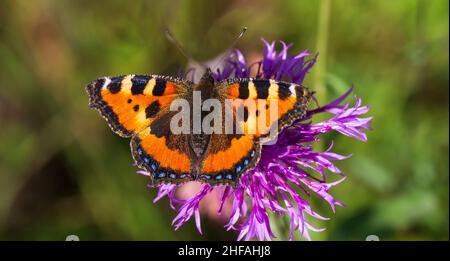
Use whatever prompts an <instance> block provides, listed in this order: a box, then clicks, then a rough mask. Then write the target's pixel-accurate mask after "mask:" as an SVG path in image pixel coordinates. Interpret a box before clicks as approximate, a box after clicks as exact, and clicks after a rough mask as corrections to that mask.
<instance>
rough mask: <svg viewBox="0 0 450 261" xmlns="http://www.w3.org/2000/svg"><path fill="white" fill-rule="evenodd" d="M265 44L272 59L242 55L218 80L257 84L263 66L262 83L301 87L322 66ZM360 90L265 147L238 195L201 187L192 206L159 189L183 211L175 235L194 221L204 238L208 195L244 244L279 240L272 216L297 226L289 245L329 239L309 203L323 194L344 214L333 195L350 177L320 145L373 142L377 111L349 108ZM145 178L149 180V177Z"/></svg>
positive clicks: (172, 188) (169, 187)
mask: <svg viewBox="0 0 450 261" xmlns="http://www.w3.org/2000/svg"><path fill="white" fill-rule="evenodd" d="M263 42H264V56H263V59H262V60H261V61H258V62H256V63H253V64H250V65H247V62H246V60H245V58H244V56H243V55H242V53H241V52H240V51H239V50H235V51H234V52H233V53H232V54H231V55H230V56H229V57H228V59H227V60H226V65H225V66H224V68H223V69H221V70H217V71H216V72H214V77H215V79H216V80H217V81H220V80H223V79H226V78H228V77H250V72H251V69H252V68H253V67H254V66H256V67H257V72H256V75H252V76H253V77H255V78H266V79H269V78H270V79H276V80H284V81H289V82H293V83H297V84H301V83H302V82H303V79H304V78H305V75H306V73H307V72H308V71H309V69H310V68H311V67H312V66H313V65H314V63H315V62H316V59H317V55H316V56H314V57H313V58H312V59H307V58H308V56H309V55H310V53H309V52H308V51H306V50H305V51H303V52H301V53H299V54H297V55H295V56H290V55H289V54H288V49H289V48H290V47H291V44H290V45H287V44H285V43H284V42H281V44H282V49H281V51H280V52H277V51H276V48H275V41H274V42H271V43H269V42H267V41H265V40H263ZM351 92H352V88H350V89H349V90H348V91H347V92H346V93H345V94H343V95H342V96H341V97H339V98H338V99H336V100H335V101H333V102H331V103H330V104H328V105H325V106H323V107H319V108H317V109H313V110H310V111H308V113H307V115H306V118H305V119H302V121H297V122H295V123H294V124H293V125H292V126H290V127H288V128H285V129H284V130H283V131H282V132H281V133H280V134H279V136H278V140H277V143H276V144H274V145H266V146H263V147H262V151H261V159H260V161H259V163H258V164H257V165H256V167H255V168H254V169H253V170H250V171H248V172H246V173H245V174H244V175H243V176H242V177H241V179H240V180H239V184H238V186H237V187H236V188H232V187H230V186H217V187H212V186H210V185H209V184H201V186H200V190H199V191H198V193H197V194H195V195H194V196H192V197H190V198H188V199H179V198H177V197H176V195H175V194H176V191H177V190H178V189H180V187H181V188H182V187H183V186H187V184H185V185H181V186H180V187H177V186H176V185H173V184H160V185H157V187H158V189H159V192H158V195H157V197H156V198H155V202H156V201H158V200H159V199H161V198H162V197H164V196H167V197H168V198H169V200H170V205H171V207H172V208H173V209H175V210H177V211H178V214H177V215H176V217H175V218H174V220H173V222H172V224H173V225H174V226H175V229H178V228H180V227H181V226H182V225H183V224H184V223H186V222H187V221H188V220H190V219H191V218H192V216H194V219H195V223H196V226H197V229H198V231H199V232H200V233H202V232H201V224H200V210H199V209H200V203H201V201H202V200H203V199H204V197H205V196H206V195H207V194H208V193H211V192H213V193H216V194H218V195H219V198H218V200H217V202H218V204H217V212H218V213H219V214H220V213H222V210H223V207H224V205H225V204H226V202H228V204H227V205H228V208H229V211H228V215H229V216H227V217H226V218H227V221H228V222H227V223H226V224H225V228H226V229H227V230H237V231H239V236H238V240H241V239H244V240H252V239H259V240H270V239H271V238H274V237H276V235H274V233H273V232H272V229H271V222H270V219H269V213H272V214H274V215H275V216H276V215H279V216H280V218H281V217H283V216H287V217H288V219H289V221H290V226H289V228H290V235H289V239H290V240H291V239H292V238H293V234H294V232H296V231H299V233H300V235H301V236H302V237H303V238H305V239H308V240H309V239H310V236H309V232H310V231H322V230H323V229H320V228H316V227H314V226H313V225H312V224H311V223H310V222H308V221H307V216H310V217H312V218H316V219H322V220H326V219H328V218H326V217H323V216H321V215H319V214H318V213H316V212H315V211H314V210H313V209H312V207H311V205H310V204H309V202H308V199H309V197H310V196H311V194H316V195H317V196H319V197H320V198H322V199H323V200H325V201H326V202H327V203H328V204H329V205H330V207H331V209H332V210H333V212H334V211H335V207H336V205H337V206H344V205H343V203H341V202H340V201H338V200H336V199H335V198H334V197H333V196H332V195H331V194H330V192H329V190H330V188H331V187H333V186H335V185H337V184H339V183H340V182H342V181H343V180H344V179H345V177H344V176H343V174H342V172H341V170H340V169H339V168H338V167H337V166H336V165H335V163H334V162H335V161H339V160H344V159H347V158H348V157H349V156H343V155H339V154H336V153H333V152H332V151H331V149H332V147H333V144H330V145H329V147H328V149H326V150H325V151H315V150H314V149H313V144H314V143H316V142H318V141H320V135H321V134H323V133H327V132H331V131H336V132H338V133H341V134H343V135H345V136H348V137H352V138H355V139H358V140H361V141H367V136H366V134H365V133H364V131H365V130H366V129H369V128H370V127H369V125H370V122H371V120H372V117H366V118H364V117H363V115H364V114H366V113H367V112H368V111H369V108H368V107H367V106H363V105H362V102H361V98H359V97H356V98H355V99H356V102H355V103H354V105H351V104H350V103H345V104H344V105H341V104H343V102H344V100H345V99H346V98H347V97H348V96H349V95H350V93H351ZM319 113H328V114H330V115H331V117H330V118H329V119H327V120H324V121H322V122H318V123H315V124H312V123H311V122H309V121H308V120H309V119H311V118H312V117H314V116H315V115H316V114H319ZM327 172H331V173H335V174H337V175H338V176H339V177H341V178H340V179H339V180H338V181H335V182H329V181H327V175H329V174H327ZM141 173H142V174H147V173H145V172H141Z"/></svg>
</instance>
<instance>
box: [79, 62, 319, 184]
mask: <svg viewBox="0 0 450 261" xmlns="http://www.w3.org/2000/svg"><path fill="white" fill-rule="evenodd" d="M86 90H87V92H88V95H89V106H90V107H91V108H95V109H97V110H98V111H99V112H100V114H101V115H102V116H103V118H105V119H106V121H107V122H108V124H109V126H110V127H111V129H112V130H113V131H114V132H115V133H117V134H118V135H120V136H122V137H131V152H132V155H133V158H134V160H135V163H136V165H137V166H138V167H140V168H143V169H145V170H146V171H148V172H150V173H151V176H152V180H153V182H154V183H160V182H164V183H175V184H178V183H183V182H187V181H193V180H195V181H200V182H207V183H209V184H211V185H219V184H230V185H232V186H236V184H237V183H238V181H239V178H240V177H241V176H242V175H243V173H245V172H246V171H247V170H249V169H252V168H254V167H255V165H256V164H257V163H258V161H259V158H260V153H261V142H260V138H261V137H260V136H262V135H263V134H261V133H258V132H256V133H253V134H250V133H247V132H241V133H243V134H216V133H212V134H205V133H201V134H173V133H172V132H171V129H170V121H171V119H172V117H173V116H174V115H175V114H176V112H174V111H171V110H170V108H169V107H170V103H171V102H172V101H174V100H175V99H179V98H181V99H186V100H187V101H189V102H190V106H191V111H192V106H193V104H192V96H193V93H194V91H201V99H202V101H203V100H206V99H209V98H215V99H217V100H219V101H220V102H221V104H222V106H224V101H225V100H226V99H231V100H233V101H236V102H238V103H239V102H244V101H245V100H247V99H253V100H255V102H258V101H264V102H266V104H267V105H265V110H266V111H265V112H261V111H259V110H256V111H255V113H249V112H248V111H244V112H245V113H244V117H243V118H241V119H239V118H237V117H233V123H234V124H235V123H238V124H237V125H235V126H240V127H241V128H243V129H245V128H246V124H247V123H248V122H254V121H255V120H257V118H258V117H260V116H261V115H267V114H269V113H270V111H271V107H270V106H269V104H272V103H270V102H269V101H270V100H275V101H277V103H276V104H277V108H276V111H277V117H276V119H275V121H273V122H269V124H268V126H270V125H274V126H277V127H276V128H277V130H278V131H280V130H281V129H282V128H284V127H286V126H288V125H290V124H292V122H293V121H295V120H300V119H302V118H303V117H304V116H305V114H306V111H307V105H308V102H309V101H310V99H311V97H312V95H311V92H310V91H309V90H308V89H307V88H306V87H304V86H301V85H296V84H293V83H288V82H282V81H275V80H272V79H252V78H235V79H227V80H224V81H220V82H217V83H216V82H215V80H214V78H213V75H212V72H211V70H210V69H207V70H206V73H205V74H204V75H203V77H202V78H201V80H200V82H199V83H198V84H194V83H193V82H191V81H188V80H186V79H181V78H172V77H168V76H157V75H123V76H117V77H103V78H99V79H97V80H95V81H93V82H91V83H90V84H88V85H87V87H86ZM201 117H204V115H203V114H202V115H201ZM236 121H239V122H236ZM223 125H224V124H223ZM191 133H192V132H191Z"/></svg>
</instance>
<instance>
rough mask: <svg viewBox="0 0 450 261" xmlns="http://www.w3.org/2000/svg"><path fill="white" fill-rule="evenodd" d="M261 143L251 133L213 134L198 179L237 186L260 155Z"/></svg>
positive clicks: (214, 183)
mask: <svg viewBox="0 0 450 261" xmlns="http://www.w3.org/2000/svg"><path fill="white" fill-rule="evenodd" d="M260 146H261V145H260V144H259V143H258V142H257V141H256V140H255V139H254V137H253V136H251V135H230V134H228V135H227V134H212V135H211V140H210V142H209V146H208V149H207V150H206V154H205V157H204V159H203V161H202V164H201V174H200V175H199V176H198V178H197V179H198V180H200V181H202V182H208V183H210V184H213V185H218V184H230V185H233V186H235V185H236V184H237V182H238V180H239V178H240V177H241V176H242V174H243V173H245V172H246V171H247V170H249V169H251V168H253V167H254V166H255V165H256V164H257V162H258V160H259V157H260V152H261V147H260Z"/></svg>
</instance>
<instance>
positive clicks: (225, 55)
mask: <svg viewBox="0 0 450 261" xmlns="http://www.w3.org/2000/svg"><path fill="white" fill-rule="evenodd" d="M246 31H247V27H246V26H244V27H243V28H242V30H241V32H240V33H239V35H238V37H236V39H235V40H234V41H233V43H231V45H230V47H228V48H227V49H226V50H225V52H223V54H222V57H220V59H219V61H218V62H216V64H215V65H214V66H213V67H216V66H217V65H219V64H221V63H222V62H223V60H224V59H225V57H227V55H228V53H229V52H230V50H232V49H233V48H234V47H235V46H236V44H237V43H238V42H239V40H240V39H241V38H242V37H243V36H244V34H245V32H246Z"/></svg>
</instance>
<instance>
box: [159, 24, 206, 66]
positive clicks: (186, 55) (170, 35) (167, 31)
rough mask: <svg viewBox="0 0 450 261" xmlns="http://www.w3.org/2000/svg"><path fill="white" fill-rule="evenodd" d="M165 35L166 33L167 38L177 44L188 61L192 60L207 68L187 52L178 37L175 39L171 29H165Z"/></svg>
mask: <svg viewBox="0 0 450 261" xmlns="http://www.w3.org/2000/svg"><path fill="white" fill-rule="evenodd" d="M165 35H166V38H167V40H169V41H170V42H171V43H172V44H173V45H175V46H176V47H177V49H178V51H180V53H181V54H182V55H183V56H184V57H186V59H187V60H188V61H191V62H193V63H195V64H197V65H199V66H200V67H203V68H205V66H204V65H203V64H200V63H199V62H197V61H196V60H195V59H194V58H192V56H191V55H190V54H189V53H187V52H186V51H185V50H184V48H183V46H181V44H180V43H179V42H178V41H177V39H175V37H173V35H172V33H171V32H170V30H169V29H165Z"/></svg>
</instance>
